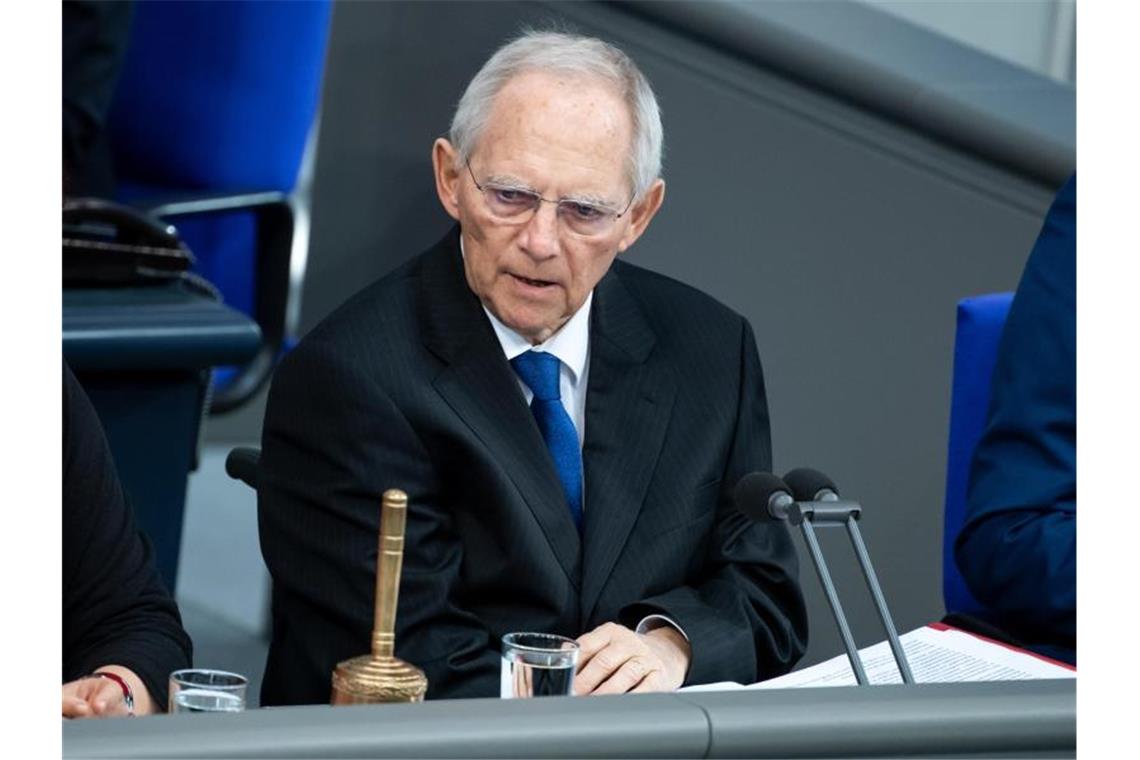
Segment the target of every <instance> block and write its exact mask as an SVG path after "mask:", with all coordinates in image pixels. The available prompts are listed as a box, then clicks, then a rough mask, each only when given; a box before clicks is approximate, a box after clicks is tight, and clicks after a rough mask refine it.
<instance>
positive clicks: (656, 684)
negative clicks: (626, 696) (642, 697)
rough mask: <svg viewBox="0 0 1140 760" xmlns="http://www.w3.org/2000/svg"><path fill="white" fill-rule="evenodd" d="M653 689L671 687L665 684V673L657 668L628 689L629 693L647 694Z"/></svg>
mask: <svg viewBox="0 0 1140 760" xmlns="http://www.w3.org/2000/svg"><path fill="white" fill-rule="evenodd" d="M654 691H671V689H669V688H668V687H667V686H666V685H665V674H664V673H662V672H661V671H659V670H654V671H653V672H651V673H650V674H649V675H647V676H646V677H645V678H643V679H641V683H639V684H638V685H637V686H634V687H633V688H632V689H630V690H629V693H630V694H648V693H649V692H654Z"/></svg>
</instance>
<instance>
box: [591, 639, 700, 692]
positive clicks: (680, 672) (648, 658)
mask: <svg viewBox="0 0 1140 760" xmlns="http://www.w3.org/2000/svg"><path fill="white" fill-rule="evenodd" d="M578 645H579V646H580V647H581V652H580V654H579V660H578V674H577V676H575V678H574V693H575V694H625V693H626V692H648V691H672V690H673V689H676V688H678V687H679V686H680V685H681V684H682V683H683V682H684V680H685V674H686V673H687V672H688V670H689V659H690V657H691V656H692V650H691V649H690V647H689V642H688V641H686V640H685V637H684V636H682V635H681V633H680V632H679V631H677V629H675V628H673V627H672V626H668V625H666V626H662V627H660V628H655V629H654V630H652V631H650V632H649V633H645V634H638V633H634V632H633V631H631V630H630V629H628V628H626V627H625V626H623V625H618V624H617V623H603V624H602V625H600V626H598V627H597V628H595V629H594V630H592V631H590V632H589V633H585V634H582V635H581V636H579V637H578Z"/></svg>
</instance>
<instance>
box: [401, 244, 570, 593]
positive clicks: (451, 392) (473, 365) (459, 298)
mask: <svg viewBox="0 0 1140 760" xmlns="http://www.w3.org/2000/svg"><path fill="white" fill-rule="evenodd" d="M420 286H421V292H420V304H421V319H422V324H423V325H424V328H425V343H426V344H427V346H428V348H429V349H430V350H431V351H432V352H433V353H435V354H436V355H437V356H439V357H440V358H441V359H442V360H443V361H444V362H445V363H446V366H445V367H444V369H443V370H442V371H441V372H440V374H439V375H437V376H436V378H435V381H434V385H435V388H436V390H437V391H438V392H439V394H440V395H441V396H442V397H443V399H444V400H445V401H446V402H447V404H448V405H449V406H450V407H451V408H452V409H453V410H454V411H455V413H456V414H457V415H458V416H459V417H460V419H462V420H463V422H464V423H465V424H466V425H467V426H468V427H469V428H471V430H472V432H474V433H475V435H476V436H477V437H478V438H479V440H480V441H482V442H483V444H484V445H485V446H486V447H487V449H488V450H489V451H490V452H491V454H492V456H493V457H494V459H495V461H496V462H498V463H499V464H500V465H501V466H502V467H503V469H504V470H505V472H506V473H507V476H508V477H509V478H510V479H511V481H512V482H513V483H514V484H515V487H516V488H517V489H518V491H519V493H520V494H521V496H522V498H523V501H525V502H526V504H527V506H528V507H529V509H530V511H531V512H532V513H533V515H534V518H535V520H536V521H537V522H538V524H539V526H540V527H541V529H542V532H543V534H544V535H545V536H546V540H547V542H548V543H549V544H550V547H551V550H552V551H553V553H554V556H555V557H556V558H557V560H558V563H559V564H560V565H561V566H562V568H563V570H565V572H566V575H567V577H568V578H569V579H570V582H571V584H573V586H574V587H575V588H577V587H578V586H579V573H580V570H579V568H580V546H579V544H580V541H579V538H578V531H577V529H576V528H575V526H574V521H573V519H572V518H571V516H570V511H569V509H568V508H567V506H566V503H565V498H564V497H563V495H562V486H561V484H560V482H559V480H558V474H557V472H556V471H555V469H554V463H553V461H552V460H551V458H550V455H549V454H548V453H547V450H546V444H545V443H544V442H543V440H542V435H541V434H540V433H539V431H538V426H537V425H536V424H535V422H534V417H533V416H532V414H531V411H530V409H529V408H528V407H527V405H526V401H525V398H524V397H523V395H522V393H521V392H520V391H519V388H518V381H517V379H516V377H515V374H514V371H513V370H512V369H511V367H510V365H509V364H508V363H507V360H506V357H505V356H503V351H502V347H501V346H500V345H499V342H498V340H497V338H496V337H495V333H494V330H493V329H492V328H491V325H490V323H489V322H488V321H487V317H486V315H485V314H484V313H483V310H482V307H481V306H480V304H479V299H478V298H477V297H476V296H475V294H474V293H472V292H471V290H470V288H469V287H468V286H467V282H466V279H465V278H464V275H463V266H462V259H461V256H460V253H459V229H458V227H456V228H454V229H453V230H452V232H451V233H450V234H449V235H448V237H447V238H446V239H445V240H444V241H442V242H441V243H440V244H439V245H437V246H436V248H435V249H433V250H432V251H431V252H430V253H429V254H428V255H427V256H426V257H425V259H424V264H423V269H422V270H421V274H420Z"/></svg>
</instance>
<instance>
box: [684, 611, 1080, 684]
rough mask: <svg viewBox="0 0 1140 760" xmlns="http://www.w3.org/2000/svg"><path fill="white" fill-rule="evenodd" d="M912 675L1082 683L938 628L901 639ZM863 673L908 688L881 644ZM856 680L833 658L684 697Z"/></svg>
mask: <svg viewBox="0 0 1140 760" xmlns="http://www.w3.org/2000/svg"><path fill="white" fill-rule="evenodd" d="M899 641H900V642H901V643H902V646H903V650H904V651H905V652H906V658H907V662H908V663H910V670H911V673H913V674H914V680H915V681H917V682H918V683H956V682H960V681H1017V680H1024V679H1031V678H1076V676H1077V672H1076V670H1075V669H1074V668H1072V667H1070V666H1069V665H1065V664H1064V663H1060V662H1056V661H1054V660H1050V659H1047V658H1044V657H1039V656H1037V655H1035V654H1033V653H1032V652H1026V651H1024V650H1022V649H1016V648H1013V647H1008V646H1006V645H1004V644H999V643H998V642H996V641H992V640H990V639H986V638H984V637H981V636H975V635H974V634H972V633H967V632H965V631H961V630H958V629H956V628H950V627H949V626H946V625H942V624H941V623H933V624H931V625H928V626H925V627H923V628H918V629H916V630H913V631H911V632H910V633H905V634H903V635H902V636H900V637H899ZM859 654H860V657H861V659H862V660H863V669H864V670H865V671H867V678H868V680H870V682H871V683H872V684H888V683H902V677H901V676H900V675H899V671H898V667H897V666H896V665H895V660H894V657H893V656H892V654H891V649H890V644H889V643H888V642H886V641H881V642H879V643H878V644H875V645H873V646H869V647H866V648H865V649H861V650H859ZM855 683H856V682H855V674H854V673H853V672H852V670H851V664H850V663H849V662H848V661H847V655H846V654H842V655H839V656H838V657H833V658H831V659H830V660H827V661H826V662H821V663H819V664H818V665H814V666H812V667H810V668H804V669H803V670H797V671H795V672H792V673H788V674H787V675H784V676H780V677H779V678H772V679H769V680H767V681H761V682H760V683H755V684H751V685H749V686H742V685H741V684H738V683H733V682H731V681H725V682H721V683H713V684H701V685H699V686H689V687H686V688H684V689H682V690H681V691H724V690H729V689H794V688H798V687H801V686H854V685H855Z"/></svg>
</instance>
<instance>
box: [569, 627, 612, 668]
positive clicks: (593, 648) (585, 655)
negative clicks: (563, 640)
mask: <svg viewBox="0 0 1140 760" xmlns="http://www.w3.org/2000/svg"><path fill="white" fill-rule="evenodd" d="M610 640H611V636H610V631H609V629H607V628H606V627H605V626H599V627H598V628H595V629H594V630H592V631H590V632H589V633H583V634H582V635H581V636H579V637H578V639H577V641H578V670H579V671H580V670H582V668H583V667H584V666H585V665H586V664H587V663H588V662H589V661H590V660H591V659H593V657H594V655H595V654H597V653H598V652H600V651H601V650H603V649H605V648H606V646H607V645H609V643H610Z"/></svg>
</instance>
